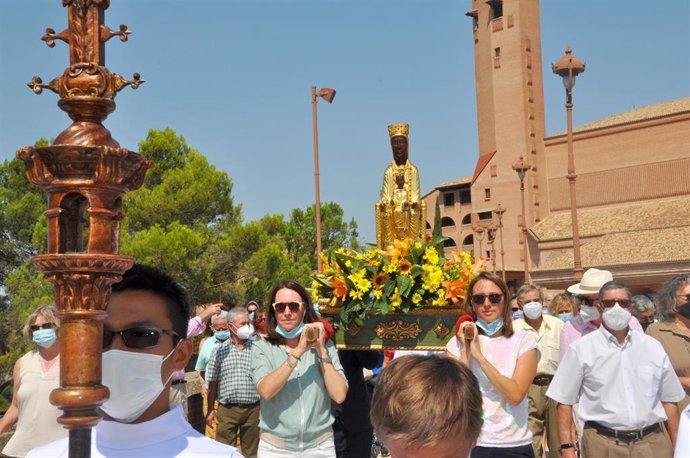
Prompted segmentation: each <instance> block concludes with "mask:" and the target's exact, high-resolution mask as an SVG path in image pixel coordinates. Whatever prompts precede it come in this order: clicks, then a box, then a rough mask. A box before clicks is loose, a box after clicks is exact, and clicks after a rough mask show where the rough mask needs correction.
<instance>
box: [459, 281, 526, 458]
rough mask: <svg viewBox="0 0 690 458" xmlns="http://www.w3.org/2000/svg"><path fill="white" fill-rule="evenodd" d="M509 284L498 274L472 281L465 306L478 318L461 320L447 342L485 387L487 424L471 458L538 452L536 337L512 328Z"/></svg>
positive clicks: (512, 455) (484, 398)
mask: <svg viewBox="0 0 690 458" xmlns="http://www.w3.org/2000/svg"><path fill="white" fill-rule="evenodd" d="M509 297H510V295H509V293H508V287H507V286H506V284H505V282H504V281H503V280H502V279H501V278H500V277H498V276H496V275H494V274H492V273H489V272H481V273H480V274H479V275H477V276H476V277H475V278H474V279H473V280H472V281H471V282H470V284H469V286H468V288H467V296H466V298H465V303H464V306H465V308H466V309H467V312H468V313H470V314H471V315H472V316H473V317H474V319H475V322H474V323H473V322H471V321H467V322H465V323H462V325H461V327H460V332H459V334H458V335H459V336H461V338H457V337H453V338H452V339H451V340H450V341H449V342H448V345H447V346H446V349H447V350H448V353H450V355H452V357H455V358H458V359H459V360H460V362H462V363H463V364H465V365H467V366H469V368H470V369H471V370H472V372H473V373H474V375H476V376H477V379H478V380H479V384H480V386H481V391H482V401H483V402H482V407H483V409H484V426H482V430H481V433H480V434H479V439H478V441H477V446H476V447H475V448H473V449H472V454H471V456H472V458H477V457H489V456H491V457H534V450H533V449H532V433H531V432H530V431H529V429H528V428H527V415H528V410H527V397H526V395H527V390H528V389H529V386H530V384H531V383H532V380H533V379H534V376H535V374H536V372H537V362H538V360H539V354H538V350H537V341H536V338H535V337H534V336H533V335H532V334H530V333H528V332H526V331H522V330H519V329H515V330H514V329H513V323H512V318H511V315H512V310H511V309H510V307H508V306H507V300H506V298H509Z"/></svg>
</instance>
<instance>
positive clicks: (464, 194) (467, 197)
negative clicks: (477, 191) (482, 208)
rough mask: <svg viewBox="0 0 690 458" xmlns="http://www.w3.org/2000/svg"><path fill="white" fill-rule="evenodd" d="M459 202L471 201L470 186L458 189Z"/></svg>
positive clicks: (468, 202) (466, 202)
mask: <svg viewBox="0 0 690 458" xmlns="http://www.w3.org/2000/svg"><path fill="white" fill-rule="evenodd" d="M460 203H461V204H471V203H472V191H471V190H470V188H467V189H461V190H460Z"/></svg>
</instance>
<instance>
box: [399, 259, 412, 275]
mask: <svg viewBox="0 0 690 458" xmlns="http://www.w3.org/2000/svg"><path fill="white" fill-rule="evenodd" d="M398 271H399V272H400V275H404V276H408V275H410V272H412V263H411V262H410V261H409V260H407V259H405V258H403V259H401V260H400V262H399V263H398Z"/></svg>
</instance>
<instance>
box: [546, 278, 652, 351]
mask: <svg viewBox="0 0 690 458" xmlns="http://www.w3.org/2000/svg"><path fill="white" fill-rule="evenodd" d="M611 280H613V275H611V272H609V271H608V270H599V269H595V268H591V269H587V270H586V271H585V273H584V274H583V275H582V280H581V281H580V283H576V284H574V285H572V286H570V287H568V292H569V293H570V294H573V295H575V296H577V298H578V300H579V301H580V314H579V315H578V316H576V317H574V318H573V319H572V320H570V321H568V322H567V323H566V324H565V326H564V327H563V332H561V342H560V349H559V357H560V359H561V360H563V356H565V352H566V351H568V348H569V347H570V344H572V343H573V342H575V341H576V340H577V339H579V338H580V337H582V336H584V335H587V334H589V333H590V332H592V331H596V330H597V329H599V326H601V315H600V313H599V310H598V309H597V307H596V306H595V305H594V303H595V301H596V300H597V297H598V294H599V289H601V287H602V285H603V284H604V283H606V282H608V281H611ZM630 329H632V330H634V331H640V332H644V331H643V330H642V326H641V325H640V322H639V321H637V318H635V317H631V318H630Z"/></svg>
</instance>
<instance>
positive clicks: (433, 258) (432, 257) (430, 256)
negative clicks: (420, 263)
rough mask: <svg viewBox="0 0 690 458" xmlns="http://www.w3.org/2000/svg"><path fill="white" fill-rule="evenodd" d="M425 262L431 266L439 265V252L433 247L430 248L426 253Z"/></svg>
mask: <svg viewBox="0 0 690 458" xmlns="http://www.w3.org/2000/svg"><path fill="white" fill-rule="evenodd" d="M424 260H425V261H426V262H428V263H429V264H434V265H436V264H438V251H436V248H434V247H433V245H432V246H428V247H427V248H426V251H425V252H424Z"/></svg>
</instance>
